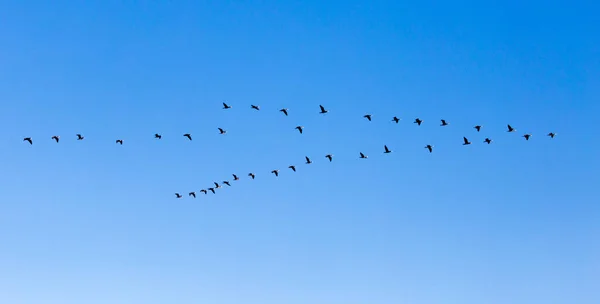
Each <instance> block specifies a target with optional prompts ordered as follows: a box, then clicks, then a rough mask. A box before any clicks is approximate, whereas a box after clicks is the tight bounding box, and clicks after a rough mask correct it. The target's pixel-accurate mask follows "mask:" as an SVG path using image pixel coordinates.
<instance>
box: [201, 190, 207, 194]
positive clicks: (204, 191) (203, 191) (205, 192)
mask: <svg viewBox="0 0 600 304" xmlns="http://www.w3.org/2000/svg"><path fill="white" fill-rule="evenodd" d="M200 192H202V193H204V194H208V191H206V189H202V190H200Z"/></svg>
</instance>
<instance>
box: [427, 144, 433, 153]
mask: <svg viewBox="0 0 600 304" xmlns="http://www.w3.org/2000/svg"><path fill="white" fill-rule="evenodd" d="M425 149H427V150H429V153H431V152H433V146H432V145H427V146H425Z"/></svg>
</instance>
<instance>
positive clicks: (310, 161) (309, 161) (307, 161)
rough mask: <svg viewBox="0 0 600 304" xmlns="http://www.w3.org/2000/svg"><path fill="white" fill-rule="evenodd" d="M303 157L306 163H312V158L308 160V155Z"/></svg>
mask: <svg viewBox="0 0 600 304" xmlns="http://www.w3.org/2000/svg"><path fill="white" fill-rule="evenodd" d="M304 158H306V164H307V165H308V164H312V160H310V158H308V156H304Z"/></svg>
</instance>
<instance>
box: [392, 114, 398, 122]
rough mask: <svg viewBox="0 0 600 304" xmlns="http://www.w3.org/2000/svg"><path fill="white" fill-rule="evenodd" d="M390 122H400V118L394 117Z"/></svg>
mask: <svg viewBox="0 0 600 304" xmlns="http://www.w3.org/2000/svg"><path fill="white" fill-rule="evenodd" d="M392 121H393V122H395V123H399V122H400V118H398V117H396V116H394V118H392Z"/></svg>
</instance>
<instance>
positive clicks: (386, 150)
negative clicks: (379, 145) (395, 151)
mask: <svg viewBox="0 0 600 304" xmlns="http://www.w3.org/2000/svg"><path fill="white" fill-rule="evenodd" d="M383 150H384V151H383V153H392V150H390V149H389V148H388V146H387V145H383Z"/></svg>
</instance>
